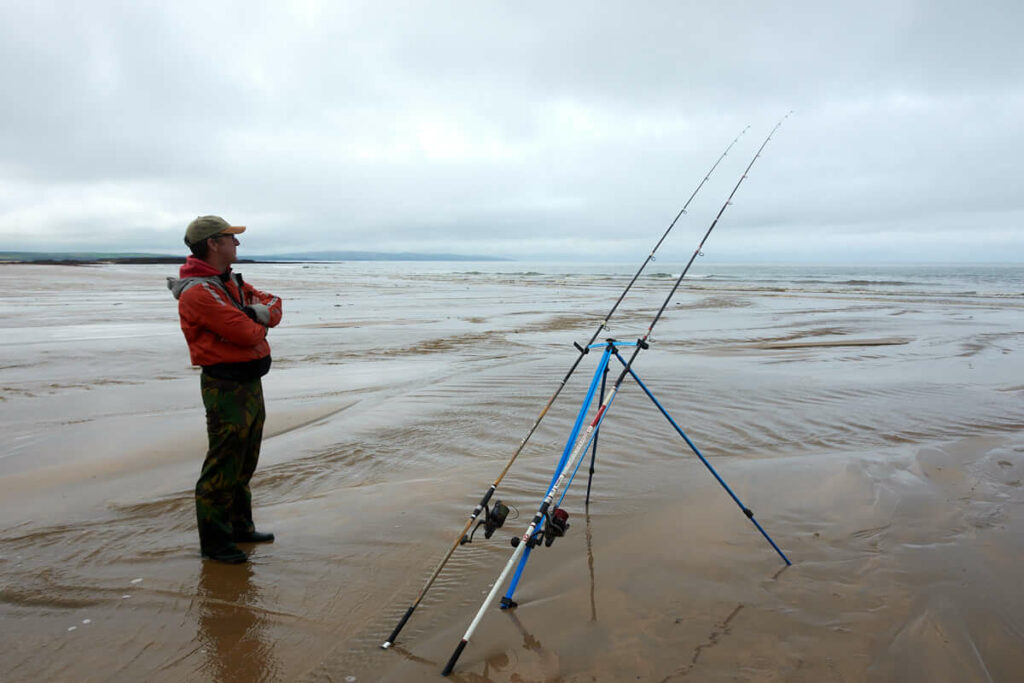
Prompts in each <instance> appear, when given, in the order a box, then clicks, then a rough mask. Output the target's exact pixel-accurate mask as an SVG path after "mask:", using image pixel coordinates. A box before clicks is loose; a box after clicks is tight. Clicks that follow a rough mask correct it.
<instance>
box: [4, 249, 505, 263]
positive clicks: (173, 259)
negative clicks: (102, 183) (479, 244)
mask: <svg viewBox="0 0 1024 683" xmlns="http://www.w3.org/2000/svg"><path fill="white" fill-rule="evenodd" d="M509 260H511V259H505V258H496V257H493V256H474V255H466V254H418V253H413V252H386V251H309V252H301V253H293V254H261V255H258V256H250V257H248V258H243V259H239V263H260V262H281V261H288V262H302V261H509ZM184 261H185V257H184V256H168V255H167V254H144V253H110V252H91V251H85V252H61V251H57V252H42V251H0V263H37V264H58V265H81V264H87V263H183V262H184Z"/></svg>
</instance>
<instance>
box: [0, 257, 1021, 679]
mask: <svg viewBox="0 0 1024 683" xmlns="http://www.w3.org/2000/svg"><path fill="white" fill-rule="evenodd" d="M353 268H354V269H353V270H352V271H351V272H349V271H348V270H345V269H344V268H342V267H339V266H334V267H315V266H314V267H309V268H302V267H301V266H295V265H290V266H272V265H247V266H246V267H245V268H244V269H243V273H244V274H245V276H246V279H247V280H248V281H250V282H252V283H254V284H255V285H256V286H257V287H260V288H263V289H266V290H268V291H272V292H274V293H275V294H278V295H281V296H282V297H283V298H284V299H285V321H284V323H283V324H282V326H281V327H280V328H279V329H277V330H275V331H274V332H273V333H272V345H273V348H274V357H275V363H274V368H273V370H272V371H271V373H270V375H268V376H267V377H266V378H265V380H264V388H265V393H266V398H267V408H268V421H267V436H266V438H265V441H264V449H263V455H262V458H261V465H260V468H259V470H258V471H257V474H256V477H255V479H254V481H253V491H254V504H255V516H256V521H257V524H258V525H259V526H260V527H261V528H265V529H267V530H272V531H274V532H275V533H276V534H277V541H276V542H275V543H273V544H269V545H261V546H253V547H250V548H249V549H250V550H251V551H252V555H251V557H252V562H251V563H250V564H249V565H245V566H223V565H218V564H215V563H210V562H204V561H201V560H200V558H199V554H198V547H197V539H196V536H195V530H194V518H193V508H192V497H191V489H192V486H194V482H195V478H196V476H197V474H198V469H199V465H200V463H201V460H202V455H203V451H204V449H205V443H204V440H205V433H204V423H203V415H202V410H201V407H200V401H199V390H198V384H199V380H198V375H197V373H196V372H195V370H194V369H192V368H190V367H189V365H188V357H187V352H186V349H185V345H184V341H183V340H182V338H181V334H180V331H179V330H178V328H177V319H176V308H175V305H174V302H173V300H172V299H171V297H170V295H169V294H168V293H167V291H166V289H165V288H164V285H163V277H164V276H165V275H168V274H171V272H170V271H169V269H168V267H166V266H102V267H79V268H67V267H60V266H6V267H0V300H2V301H3V306H2V307H0V327H2V328H3V340H2V341H0V346H2V348H3V357H2V359H3V360H2V363H0V430H2V435H3V440H2V444H3V445H2V446H0V623H2V628H0V680H3V681H41V680H46V681H137V680H141V679H145V680H148V681H254V680H266V681H293V680H298V681H415V680H437V679H438V677H439V672H440V670H441V668H442V667H443V665H444V663H445V662H446V661H447V659H448V657H449V655H450V654H451V652H452V650H453V649H454V647H455V646H456V644H457V643H458V641H459V639H460V637H461V636H462V634H463V632H464V631H465V629H466V627H467V626H468V624H469V622H470V620H471V619H472V617H473V615H474V613H475V612H476V610H477V608H478V607H479V605H480V603H481V602H482V600H483V598H484V595H485V594H486V592H487V591H488V590H489V587H490V585H491V584H492V582H493V581H494V580H495V578H496V577H497V576H498V574H499V572H500V570H501V567H502V566H503V565H504V563H505V561H506V560H507V559H508V557H509V556H510V554H511V552H512V549H511V547H510V545H509V539H510V537H512V536H513V535H519V534H521V533H522V531H523V530H524V528H525V526H526V524H527V523H528V520H529V517H530V516H531V515H532V512H533V511H534V510H535V509H536V506H537V504H538V503H539V501H540V498H541V492H542V490H543V489H544V487H545V486H546V484H547V481H548V480H549V478H550V476H551V472H552V468H553V466H554V463H555V461H556V460H557V458H558V455H559V454H560V452H561V449H562V446H563V440H564V438H565V435H566V434H567V433H568V429H569V427H570V426H571V423H572V420H573V419H574V417H575V410H576V409H577V407H578V405H579V402H580V400H581V398H582V396H583V393H584V392H585V390H586V384H587V382H588V381H589V378H590V374H591V373H592V372H593V363H594V362H595V361H596V354H591V355H590V356H588V357H587V359H585V360H584V363H583V364H582V365H581V367H580V369H579V371H578V372H577V373H576V374H575V375H574V377H573V379H572V380H571V381H570V383H569V384H568V386H567V387H566V389H565V390H564V391H563V394H562V397H561V398H560V399H559V402H558V403H556V404H555V407H554V408H553V409H552V410H551V412H550V413H549V414H548V416H547V417H546V418H545V420H544V422H543V423H542V425H541V427H540V429H539V430H538V432H537V433H536V434H535V435H534V437H533V438H532V439H531V441H530V444H529V445H528V446H527V448H526V449H525V450H524V452H523V454H522V455H521V456H520V458H519V460H518V461H517V463H516V465H515V467H514V468H513V469H512V471H511V473H510V474H509V476H508V477H507V478H506V479H505V480H504V482H503V483H502V486H501V488H500V489H499V492H498V497H499V498H501V499H502V500H504V501H506V502H508V503H510V504H511V505H512V506H514V508H515V510H514V512H513V514H512V515H510V519H509V521H508V522H507V523H506V526H505V528H504V529H501V530H499V531H498V532H497V533H496V534H495V536H494V537H493V538H492V539H491V540H484V539H483V537H482V532H481V533H478V534H477V537H476V540H475V541H474V542H473V543H472V544H471V545H468V546H463V547H461V548H459V549H458V550H457V551H456V552H455V555H454V556H453V558H452V560H451V562H450V563H449V564H448V566H447V568H446V570H445V572H444V573H442V575H441V577H440V578H439V579H438V581H437V583H436V584H435V586H434V587H433V589H432V590H431V592H430V593H429V595H428V596H427V598H426V600H425V601H424V602H423V604H422V605H421V606H420V607H419V609H418V610H417V612H416V613H415V614H414V616H413V618H412V619H411V620H410V622H409V624H408V625H407V626H406V627H405V629H404V630H403V631H402V633H401V635H400V637H399V639H398V644H397V645H396V647H395V648H393V649H392V650H389V651H383V650H381V649H380V648H379V645H380V643H381V642H382V641H383V640H384V639H385V638H386V637H387V635H388V634H389V633H390V631H391V629H392V628H393V627H394V625H395V624H396V623H397V622H398V620H399V618H400V617H401V616H402V614H403V613H404V612H405V610H406V608H407V607H408V606H409V604H410V603H411V602H412V600H413V599H414V598H415V597H416V595H417V593H418V591H419V589H420V587H421V586H422V585H423V582H424V581H425V580H426V578H427V577H428V576H429V574H430V572H431V571H432V570H433V568H434V567H435V565H436V564H437V562H438V560H439V559H440V558H441V556H442V555H443V554H444V552H445V551H446V550H447V548H448V547H449V545H450V544H451V542H452V540H453V537H454V536H455V535H456V534H457V533H458V531H459V530H460V529H461V528H462V525H463V524H464V522H465V519H466V515H467V514H468V513H469V512H470V511H471V509H472V507H473V506H474V505H475V503H476V502H477V501H478V500H479V498H480V496H481V495H482V493H483V492H484V490H485V489H486V487H487V486H488V485H489V484H490V483H491V482H492V481H493V480H494V478H495V477H496V476H497V475H498V474H499V473H500V471H501V469H502V467H503V466H504V464H505V463H506V461H507V460H508V458H509V457H510V456H511V454H512V453H513V452H514V450H515V447H516V446H517V445H518V443H519V441H520V439H522V437H523V436H524V435H525V433H526V431H527V430H528V428H529V427H530V425H531V424H532V423H533V421H534V419H535V418H536V417H537V415H538V413H539V412H540V410H541V408H542V407H543V406H544V403H545V402H546V401H547V399H548V397H549V396H550V395H551V393H552V392H553V391H554V390H555V388H556V386H557V384H558V381H559V379H560V378H561V377H562V376H563V375H564V373H565V371H566V370H567V369H568V368H569V366H570V364H571V363H572V361H573V359H574V358H575V351H574V349H573V348H572V346H571V344H572V342H573V341H580V342H583V341H585V340H586V339H588V338H589V336H590V334H591V333H592V332H593V329H594V327H595V326H596V324H597V321H598V320H599V319H600V318H601V316H602V315H603V314H604V313H605V312H606V311H607V308H608V307H609V306H610V304H611V302H612V301H614V298H615V296H616V295H617V293H618V291H619V290H620V289H621V287H622V286H623V284H624V282H622V281H620V280H619V279H615V278H607V279H601V278H584V279H571V278H558V277H551V278H542V277H531V278H517V277H514V276H511V275H510V276H509V277H507V278H501V277H493V276H488V277H484V276H482V275H480V274H474V273H467V274H465V275H464V276H462V277H459V276H444V277H442V276H438V275H430V274H417V275H401V274H395V275H393V276H388V275H382V274H380V271H375V272H376V273H377V274H373V273H371V274H369V275H368V274H367V273H366V272H363V271H360V270H359V269H358V268H356V267H353ZM667 289H668V285H667V284H666V282H665V281H664V279H656V278H655V279H651V280H644V281H642V283H641V285H640V287H639V290H638V291H637V293H636V295H635V296H634V297H631V299H630V300H627V304H626V305H625V306H624V308H623V310H622V311H621V313H620V315H619V316H617V317H616V319H615V321H614V322H613V324H612V328H611V331H610V333H611V334H612V335H614V336H616V337H618V338H621V339H634V338H636V337H637V336H639V335H640V334H642V333H643V331H644V329H645V328H646V325H647V323H649V321H650V318H651V316H653V314H654V312H655V311H656V310H657V307H658V306H659V305H660V303H661V297H662V296H664V292H666V291H667ZM1022 312H1024V300H1022V299H1021V297H1016V298H1014V297H1009V298H987V297H983V296H973V297H972V296H962V297H923V296H916V295H915V296H911V295H906V296H896V295H879V294H873V293H864V294H859V295H840V294H835V293H831V292H827V291H822V292H817V293H815V292H792V291H766V290H759V291H752V290H744V289H742V288H736V287H723V286H719V285H716V284H711V283H695V284H694V285H692V286H690V287H687V288H684V289H683V290H681V291H680V293H679V295H678V296H677V297H676V300H675V301H674V302H673V305H672V306H671V307H670V308H669V310H668V311H667V313H666V317H665V318H664V320H663V322H661V323H659V327H658V328H657V330H656V333H655V335H654V343H653V344H652V347H651V349H650V350H649V351H646V352H644V353H643V354H641V356H640V357H639V360H638V361H637V365H636V370H637V372H638V373H639V375H640V376H641V378H642V379H643V380H644V381H645V383H646V384H647V385H648V387H649V388H650V389H651V391H653V392H654V393H655V394H656V395H657V397H658V398H659V400H660V401H661V402H662V404H663V405H665V407H666V408H667V409H668V410H669V411H670V412H671V413H672V414H673V416H674V417H675V419H676V421H677V422H678V423H679V424H680V426H681V427H682V428H683V429H684V430H686V432H687V434H688V435H689V436H690V438H691V439H693V441H694V442H695V443H696V444H697V445H698V446H699V447H700V449H701V451H702V452H703V453H704V455H705V456H707V457H708V459H709V460H710V461H711V463H712V464H713V465H714V466H715V467H716V469H717V470H718V472H719V473H720V474H721V476H722V477H723V478H724V479H725V481H726V482H728V484H729V486H730V487H731V488H732V489H733V490H734V491H735V492H736V494H737V496H738V497H739V498H740V499H741V500H742V501H743V502H744V503H745V504H746V505H747V506H748V507H750V508H751V509H752V510H753V511H754V513H755V514H756V518H757V519H758V521H759V522H760V523H761V524H762V525H763V526H764V528H765V529H766V530H767V532H768V533H769V534H771V536H772V537H773V538H774V539H775V541H776V542H777V543H778V544H779V545H780V547H781V548H782V549H783V550H784V551H785V552H786V554H787V555H788V556H789V557H790V559H791V560H792V561H793V565H792V566H791V567H788V568H786V567H785V566H784V565H783V563H782V561H781V560H780V558H779V557H778V555H776V554H775V552H774V551H773V550H772V549H771V547H770V546H769V545H768V544H767V543H766V542H765V540H764V539H763V538H762V537H761V536H760V535H759V534H758V533H757V530H756V529H755V528H754V527H753V525H752V524H751V523H750V522H749V520H747V519H746V517H744V515H743V514H742V513H741V512H740V510H739V509H738V508H737V506H736V505H735V503H734V502H733V501H732V500H731V499H730V498H729V497H728V496H727V495H726V494H725V493H724V492H723V490H722V489H721V487H720V486H719V485H718V484H717V482H716V481H715V480H714V479H713V478H712V476H711V475H710V474H709V473H708V472H707V470H706V469H705V468H704V466H703V465H702V464H701V463H700V461H699V460H697V459H696V458H695V457H694V456H693V455H692V453H691V452H690V451H689V449H688V448H687V447H686V444H685V443H684V442H683V441H682V440H681V439H680V438H679V437H678V436H677V435H676V434H675V432H674V431H672V429H671V427H670V426H669V425H668V423H667V422H666V421H665V420H664V418H663V417H662V416H661V415H660V413H658V412H657V410H656V409H655V408H654V407H653V405H652V404H651V403H650V401H649V400H648V399H647V398H646V396H645V395H644V394H643V392H642V391H641V390H640V389H639V388H638V387H637V386H636V385H635V384H634V383H632V382H629V381H627V382H626V383H624V385H623V389H622V392H621V393H620V395H619V396H618V397H617V398H616V401H615V403H614V405H613V407H612V410H611V411H610V414H609V416H608V418H607V420H606V421H605V423H604V428H603V429H602V432H601V436H600V442H599V447H598V457H597V465H596V474H595V479H594V483H593V493H592V501H591V505H590V508H589V514H587V512H586V510H585V508H584V505H583V496H584V492H585V490H586V480H585V476H586V474H585V469H586V468H585V467H584V469H583V470H581V474H580V477H581V478H580V479H577V481H576V482H575V483H574V484H573V486H572V488H571V489H570V492H569V494H568V496H567V497H566V499H565V503H564V507H565V508H566V509H567V510H568V511H569V513H570V520H569V521H570V524H571V527H570V529H569V531H568V534H567V535H566V536H565V537H564V538H561V539H559V540H558V541H556V542H555V544H554V545H553V546H552V547H551V548H540V549H538V550H536V551H535V552H534V553H533V556H532V557H531V560H530V564H529V566H528V568H527V570H526V573H525V575H524V578H523V581H522V583H521V584H520V587H519V589H518V591H517V593H516V599H517V600H518V602H519V607H518V608H517V609H516V610H513V611H504V612H503V611H499V610H497V609H496V608H495V609H492V610H491V612H490V613H488V614H487V616H486V618H485V619H484V620H483V622H482V624H481V627H480V629H479V630H478V631H477V633H476V634H475V636H474V638H473V641H472V642H471V643H470V645H469V646H468V647H467V648H466V650H465V652H464V653H463V655H462V658H461V659H460V661H459V664H458V666H457V668H456V672H455V674H453V676H452V680H456V681H467V682H468V681H594V680H597V681H636V680H642V681H682V680H694V681H718V680H723V681H724V680H729V681H734V680H745V681H775V680H779V681H782V680H784V681H864V680H871V681H905V680H928V681H989V680H992V681H1012V680H1018V679H1019V677H1020V670H1021V667H1022V666H1024V591H1021V589H1020V587H1019V567H1020V558H1021V557H1022V551H1024V508H1022V505H1021V504H1022V503H1024V488H1022V481H1024V379H1022V378H1024V332H1022V329H1021V326H1020V321H1021V320H1022V319H1024V318H1022V316H1021V314H1022ZM517 513H518V518H516V519H512V518H513V517H514V516H515V515H516V514H517Z"/></svg>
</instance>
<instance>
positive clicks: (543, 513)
mask: <svg viewBox="0 0 1024 683" xmlns="http://www.w3.org/2000/svg"><path fill="white" fill-rule="evenodd" d="M787 118H789V114H786V115H785V116H783V117H782V119H780V120H779V122H778V123H776V124H775V127H774V128H772V130H771V132H770V133H768V137H766V138H765V139H764V142H762V143H761V146H760V147H758V149H757V153H755V154H754V158H753V159H751V160H750V163H749V164H747V168H746V169H745V170H744V171H743V175H741V176H740V179H739V180H738V181H737V182H736V185H735V186H734V187H733V188H732V192H730V193H729V197H728V198H727V199H726V200H725V203H724V204H722V208H721V209H719V211H718V215H716V216H715V219H714V220H713V221H712V222H711V225H710V226H709V227H708V229H707V231H706V232H705V233H704V237H703V238H702V239H701V241H700V244H698V245H697V249H696V250H694V252H693V256H691V257H690V260H689V262H688V263H687V264H686V267H685V268H684V269H683V272H682V273H680V275H679V278H678V279H677V280H676V282H675V284H674V285H673V286H672V291H670V292H669V294H668V296H667V297H665V301H664V302H663V303H662V304H661V308H659V309H658V313H657V314H656V315H655V316H654V319H653V320H652V321H651V324H650V326H649V327H648V328H647V332H645V333H644V336H643V337H641V338H640V339H638V340H637V343H636V347H635V348H634V349H633V353H632V355H631V356H630V357H629V360H628V361H626V363H625V366H624V367H623V369H622V372H621V373H619V376H618V378H617V379H616V380H615V383H614V385H612V388H611V391H609V392H608V395H607V396H605V398H604V402H603V403H601V406H600V407H599V408H598V410H597V414H596V415H594V419H593V420H592V421H591V423H590V424H589V425H588V426H587V429H586V431H585V432H584V433H583V434H581V435H580V436H579V438H578V440H577V442H576V446H575V447H574V448H573V450H572V454H571V455H570V457H569V459H568V461H567V462H566V463H565V465H564V466H563V467H562V470H561V472H560V473H559V475H558V479H557V480H556V481H555V483H554V484H553V485H552V486H551V487H550V488H549V489H548V494H547V495H546V496H545V497H544V501H543V502H542V503H541V504H540V507H539V508H538V510H537V512H536V514H535V515H534V516H533V519H532V520H530V525H529V526H528V527H527V529H526V531H525V532H524V533H523V535H522V537H520V538H519V539H518V540H519V542H518V543H516V547H515V550H514V551H513V552H512V557H510V558H509V560H508V562H506V563H505V567H504V569H502V571H501V574H500V575H499V576H498V579H497V580H496V581H495V582H494V585H493V586H492V587H491V590H490V592H489V593H488V594H487V597H486V598H485V599H484V603H483V604H482V605H481V606H480V609H479V610H478V611H477V613H476V616H475V617H474V618H473V621H472V622H470V624H469V628H467V629H466V633H465V634H464V635H463V636H462V640H461V641H459V644H458V646H456V648H455V651H454V652H452V656H451V657H450V658H449V659H448V663H447V664H446V665H445V667H444V670H443V671H442V672H441V675H442V676H447V675H448V674H450V673H451V672H452V669H454V668H455V663H456V662H457V661H458V659H459V657H460V656H461V655H462V651H463V650H464V649H465V648H466V645H467V644H468V643H469V641H470V639H471V638H472V637H473V633H474V632H475V631H476V629H477V627H478V626H479V625H480V622H481V620H482V619H483V616H484V613H485V612H486V611H487V609H488V608H489V607H490V606H491V604H492V603H493V602H494V599H495V598H496V597H497V595H498V593H499V592H500V591H501V587H502V586H503V585H504V583H505V581H506V579H508V575H509V573H510V572H511V571H512V567H513V566H515V565H516V563H517V562H518V561H519V558H520V557H521V556H522V554H523V552H524V551H525V549H526V548H527V546H528V545H529V543H530V540H531V539H532V538H533V536H534V534H535V532H536V530H537V527H538V526H540V524H541V522H542V521H543V520H544V518H545V517H547V515H548V512H549V510H550V508H551V504H552V503H553V502H554V499H555V496H556V495H557V494H558V490H559V489H560V488H561V486H562V483H563V482H564V481H565V479H566V478H567V477H568V476H569V473H570V472H572V471H573V469H574V465H575V464H576V461H577V460H578V459H579V458H580V456H581V455H582V453H583V452H584V451H586V449H587V448H588V447H589V446H590V444H591V442H592V440H593V434H594V431H595V430H596V429H598V428H599V427H600V424H601V422H602V421H603V420H604V416H605V413H606V412H607V411H608V407H609V406H610V405H611V403H612V401H614V400H615V396H616V395H617V394H618V392H619V389H620V388H621V387H622V382H623V380H624V379H625V378H626V377H627V376H628V375H629V373H630V369H631V367H632V365H633V362H634V361H635V360H636V358H637V356H639V355H640V352H641V351H643V350H644V349H646V348H649V346H650V344H649V343H648V339H650V337H651V334H652V333H653V332H654V327H655V325H657V324H658V321H659V320H661V316H662V315H663V314H664V312H665V309H666V308H667V307H668V305H669V303H670V302H671V300H672V297H673V296H675V293H676V290H678V289H679V286H680V284H682V282H683V278H684V277H686V273H687V272H688V271H689V270H690V266H692V265H693V262H694V261H695V260H696V259H697V257H698V256H699V255H700V253H701V249H703V247H704V243H705V242H707V239H708V237H709V236H710V235H711V232H712V231H713V230H714V229H715V226H716V225H718V221H719V219H720V218H721V217H722V214H723V213H725V210H726V208H728V206H729V204H731V203H732V198H733V196H734V195H735V194H736V191H737V190H738V189H739V187H740V185H742V184H743V181H744V180H745V179H746V177H747V174H748V173H749V172H750V169H751V167H753V165H754V162H755V161H757V160H758V158H759V157H760V156H761V152H762V151H763V150H764V148H765V146H766V145H767V144H768V141H769V140H771V139H772V136H773V135H775V131H777V130H778V129H779V126H781V125H782V122H783V121H785V120H786V119H787ZM515 540H516V539H513V541H515Z"/></svg>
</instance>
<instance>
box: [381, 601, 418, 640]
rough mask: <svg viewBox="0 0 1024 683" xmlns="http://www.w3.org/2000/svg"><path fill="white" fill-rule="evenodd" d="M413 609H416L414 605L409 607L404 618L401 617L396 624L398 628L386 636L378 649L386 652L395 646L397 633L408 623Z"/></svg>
mask: <svg viewBox="0 0 1024 683" xmlns="http://www.w3.org/2000/svg"><path fill="white" fill-rule="evenodd" d="M414 609H416V605H413V606H411V607H410V608H409V609H407V610H406V611H405V616H404V617H402V620H401V621H400V622H398V626H396V627H395V630H394V631H392V632H391V635H390V636H388V639H387V640H385V641H384V642H383V643H382V644H381V646H380V649H382V650H386V649H388V648H389V647H391V646H392V645H394V644H395V638H397V637H398V632H399V631H401V630H402V629H403V628H404V627H405V622H407V621H409V617H411V616H412V611H413V610H414Z"/></svg>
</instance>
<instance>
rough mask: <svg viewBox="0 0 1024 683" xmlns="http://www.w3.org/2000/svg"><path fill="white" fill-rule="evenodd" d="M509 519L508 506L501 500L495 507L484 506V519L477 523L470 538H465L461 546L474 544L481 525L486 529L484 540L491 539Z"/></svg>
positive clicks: (460, 543) (496, 502)
mask: <svg viewBox="0 0 1024 683" xmlns="http://www.w3.org/2000/svg"><path fill="white" fill-rule="evenodd" d="M507 517H508V506H507V505H505V504H504V503H502V502H501V501H500V500H496V501H494V506H493V507H487V506H486V505H484V518H483V519H481V520H480V521H479V522H477V523H476V526H475V527H473V531H471V532H470V533H469V535H468V536H463V537H462V540H460V541H459V545H465V544H466V543H472V542H473V535H474V534H475V533H476V530H477V529H479V528H480V526H481V525H483V527H484V538H490V537H491V536H493V535H494V532H495V531H497V530H498V529H500V528H501V527H502V526H504V524H505V519H506V518H507Z"/></svg>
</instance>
